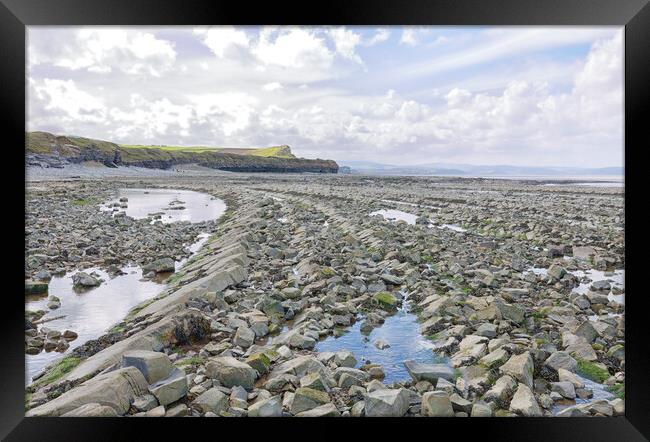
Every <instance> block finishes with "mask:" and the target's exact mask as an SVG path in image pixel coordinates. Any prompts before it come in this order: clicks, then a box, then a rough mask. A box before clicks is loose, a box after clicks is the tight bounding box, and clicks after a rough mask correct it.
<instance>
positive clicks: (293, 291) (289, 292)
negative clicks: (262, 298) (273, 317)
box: [280, 287, 302, 299]
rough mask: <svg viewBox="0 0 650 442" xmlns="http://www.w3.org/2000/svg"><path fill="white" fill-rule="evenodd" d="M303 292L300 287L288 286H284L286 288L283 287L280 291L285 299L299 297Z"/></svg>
mask: <svg viewBox="0 0 650 442" xmlns="http://www.w3.org/2000/svg"><path fill="white" fill-rule="evenodd" d="M301 293H302V292H301V291H300V289H298V288H296V287H287V288H284V289H282V290H281V291H280V294H281V295H282V297H283V298H284V299H297V298H300V295H301Z"/></svg>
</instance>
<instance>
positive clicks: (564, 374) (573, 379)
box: [557, 368, 585, 388]
mask: <svg viewBox="0 0 650 442" xmlns="http://www.w3.org/2000/svg"><path fill="white" fill-rule="evenodd" d="M557 374H558V377H559V378H560V381H561V382H570V383H571V384H573V387H574V388H585V384H584V382H582V380H581V379H580V377H579V376H578V375H576V374H575V373H572V372H570V371H569V370H565V369H564V368H559V369H558V370H557Z"/></svg>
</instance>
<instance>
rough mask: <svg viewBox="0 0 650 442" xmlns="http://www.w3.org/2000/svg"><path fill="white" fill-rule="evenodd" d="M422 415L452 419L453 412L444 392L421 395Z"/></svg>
mask: <svg viewBox="0 0 650 442" xmlns="http://www.w3.org/2000/svg"><path fill="white" fill-rule="evenodd" d="M422 413H423V414H424V415H425V416H432V417H453V416H454V410H453V406H452V403H451V400H450V399H449V396H448V395H447V393H445V392H444V391H429V392H427V393H424V394H423V395H422Z"/></svg>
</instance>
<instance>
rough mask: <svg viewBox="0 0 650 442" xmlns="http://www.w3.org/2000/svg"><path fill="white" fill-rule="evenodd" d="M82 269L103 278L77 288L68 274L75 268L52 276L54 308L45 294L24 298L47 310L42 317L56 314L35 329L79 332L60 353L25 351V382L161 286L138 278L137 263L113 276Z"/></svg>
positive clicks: (29, 305)
mask: <svg viewBox="0 0 650 442" xmlns="http://www.w3.org/2000/svg"><path fill="white" fill-rule="evenodd" d="M84 271H85V272H86V273H91V272H93V271H94V272H95V273H97V274H99V275H100V277H101V278H102V279H103V280H104V282H103V283H102V284H101V285H100V286H99V287H95V288H92V289H90V290H82V291H77V290H75V289H74V288H73V287H72V276H73V275H74V274H76V273H78V271H74V272H69V273H67V274H66V275H64V276H54V277H52V280H51V281H50V286H49V290H48V294H49V295H53V296H56V297H58V298H59V299H60V300H61V307H59V308H58V309H56V310H49V309H48V308H47V302H48V301H47V298H48V297H47V296H45V297H42V298H40V299H34V298H32V299H26V302H25V309H27V310H44V311H46V312H48V313H46V314H45V316H43V318H42V319H45V320H47V319H50V318H59V317H60V318H59V319H54V320H52V321H47V322H45V323H43V324H42V325H40V326H39V329H40V328H41V327H47V328H50V329H52V330H58V331H60V332H61V333H63V331H65V330H72V331H74V332H76V333H77V334H78V335H79V336H78V337H77V339H75V340H74V341H71V342H70V347H69V348H68V349H67V350H66V351H65V352H63V353H59V352H55V351H51V352H46V351H42V352H41V353H39V354H37V355H25V358H26V365H27V378H28V381H29V382H31V379H32V377H33V376H34V375H35V374H37V373H38V372H39V371H41V370H42V369H43V367H45V366H46V365H47V364H49V363H50V362H52V361H54V360H55V359H58V358H60V357H61V355H65V354H68V353H71V352H72V350H73V349H74V348H76V347H78V346H79V345H81V344H83V343H85V342H87V341H88V340H91V339H97V338H99V337H100V336H101V335H103V334H104V333H105V332H106V331H107V330H108V329H109V328H110V327H111V326H112V325H114V324H115V323H117V322H119V321H121V320H122V319H123V318H124V317H125V316H126V314H127V313H128V312H129V310H130V309H131V308H132V307H134V306H135V305H137V304H139V303H140V302H142V301H144V300H146V299H149V298H152V297H154V296H156V295H158V294H159V293H160V292H161V291H162V290H163V289H164V288H165V286H164V285H162V284H160V283H157V282H154V281H143V280H141V279H142V270H141V269H140V268H139V267H124V268H123V269H122V271H123V272H125V273H126V274H125V275H120V276H116V277H114V278H110V277H109V275H108V274H107V273H106V272H104V271H102V270H100V269H97V268H90V269H86V270H84Z"/></svg>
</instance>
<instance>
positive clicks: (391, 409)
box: [365, 388, 410, 417]
mask: <svg viewBox="0 0 650 442" xmlns="http://www.w3.org/2000/svg"><path fill="white" fill-rule="evenodd" d="M409 401H410V394H409V393H408V391H407V390H406V389H404V388H400V389H396V390H392V389H382V390H375V391H373V392H372V393H368V394H367V395H366V398H365V414H366V416H368V417H401V416H404V415H405V414H406V412H407V411H408V407H409Z"/></svg>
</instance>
